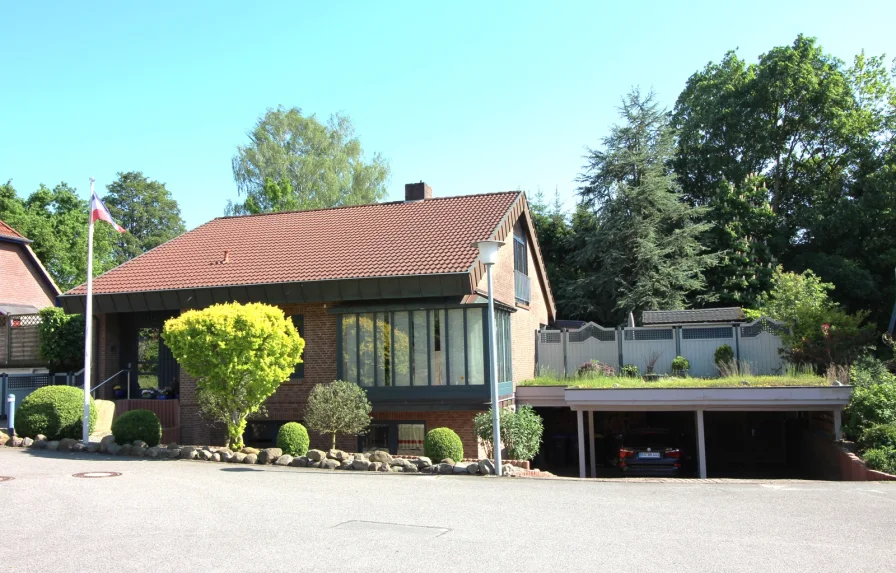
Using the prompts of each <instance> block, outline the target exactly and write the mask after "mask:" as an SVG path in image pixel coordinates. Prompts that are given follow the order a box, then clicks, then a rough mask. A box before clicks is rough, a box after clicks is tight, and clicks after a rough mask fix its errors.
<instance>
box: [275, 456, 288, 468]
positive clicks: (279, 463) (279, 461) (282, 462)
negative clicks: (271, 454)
mask: <svg viewBox="0 0 896 573" xmlns="http://www.w3.org/2000/svg"><path fill="white" fill-rule="evenodd" d="M292 460H293V457H292V456H291V455H289V454H283V455H282V456H280V457H279V458H277V461H275V462H274V465H275V466H288V465H289V464H291V463H292Z"/></svg>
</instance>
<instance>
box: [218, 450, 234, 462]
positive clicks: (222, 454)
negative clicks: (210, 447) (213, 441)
mask: <svg viewBox="0 0 896 573" xmlns="http://www.w3.org/2000/svg"><path fill="white" fill-rule="evenodd" d="M215 455H216V456H218V460H221V461H222V462H229V461H230V460H232V459H233V450H231V449H230V448H221V449H220V450H218V451H217V452H215ZM218 460H215V461H218Z"/></svg>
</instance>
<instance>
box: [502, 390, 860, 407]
mask: <svg viewBox="0 0 896 573" xmlns="http://www.w3.org/2000/svg"><path fill="white" fill-rule="evenodd" d="M850 396H852V386H776V387H762V388H748V387H738V388H606V389H593V388H565V387H563V386H521V387H518V388H517V393H516V399H517V402H519V403H522V404H529V405H532V406H543V407H550V406H553V407H563V406H566V407H569V408H572V409H573V410H595V411H693V410H716V411H726V410H727V411H750V410H761V411H768V410H790V411H810V410H828V411H829V410H839V409H842V408H844V407H845V406H846V404H847V403H848V402H849V398H850Z"/></svg>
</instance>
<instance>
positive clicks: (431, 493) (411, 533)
mask: <svg viewBox="0 0 896 573" xmlns="http://www.w3.org/2000/svg"><path fill="white" fill-rule="evenodd" d="M102 471H113V472H120V473H121V475H120V476H118V477H110V478H88V479H79V478H75V477H72V474H75V473H78V472H102ZM0 476H10V477H13V478H15V479H13V480H10V481H5V482H0V517H2V523H3V537H2V542H0V571H15V572H32V571H33V572H49V571H79V572H81V571H101V572H104V573H105V572H108V573H112V572H119V571H177V572H182V571H241V572H248V571H364V572H367V573H374V572H379V571H388V572H392V573H394V572H398V571H421V572H422V571H464V572H467V571H470V572H472V571H638V572H644V571H664V572H668V571H750V572H755V571H812V572H815V573H820V572H825V571H831V572H841V571H851V572H857V571H893V570H896V557H894V553H893V551H892V546H893V541H894V539H896V537H894V536H896V533H894V531H896V527H894V526H896V484H886V483H831V482H760V483H729V482H723V483H700V482H696V481H681V482H674V483H656V482H651V481H640V482H595V481H584V480H567V479H552V480H534V479H508V478H505V479H500V480H499V479H497V478H486V477H473V476H458V477H454V476H423V475H411V474H372V473H360V472H359V473H355V472H325V471H321V470H303V469H300V468H274V467H265V468H261V467H257V466H255V467H253V466H235V465H230V464H215V463H211V462H192V461H158V460H146V459H135V458H118V457H100V456H96V455H87V454H59V453H56V452H45V451H42V452H37V451H28V450H19V449H11V448H0Z"/></svg>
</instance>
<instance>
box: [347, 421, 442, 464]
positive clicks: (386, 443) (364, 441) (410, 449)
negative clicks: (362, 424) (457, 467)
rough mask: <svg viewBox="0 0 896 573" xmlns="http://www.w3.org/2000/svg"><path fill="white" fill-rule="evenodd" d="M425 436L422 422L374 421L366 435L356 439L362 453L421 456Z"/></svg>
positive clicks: (424, 425)
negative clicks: (387, 452)
mask: <svg viewBox="0 0 896 573" xmlns="http://www.w3.org/2000/svg"><path fill="white" fill-rule="evenodd" d="M425 435H426V424H424V423H423V422H404V421H402V422H390V421H379V420H375V421H373V422H372V423H371V424H370V430H369V431H368V432H367V434H365V435H363V436H360V437H359V438H358V449H359V450H360V451H362V452H367V451H371V450H388V451H389V453H392V454H397V455H404V456H422V455H423V437H424V436H425Z"/></svg>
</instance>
